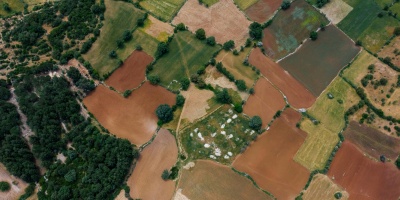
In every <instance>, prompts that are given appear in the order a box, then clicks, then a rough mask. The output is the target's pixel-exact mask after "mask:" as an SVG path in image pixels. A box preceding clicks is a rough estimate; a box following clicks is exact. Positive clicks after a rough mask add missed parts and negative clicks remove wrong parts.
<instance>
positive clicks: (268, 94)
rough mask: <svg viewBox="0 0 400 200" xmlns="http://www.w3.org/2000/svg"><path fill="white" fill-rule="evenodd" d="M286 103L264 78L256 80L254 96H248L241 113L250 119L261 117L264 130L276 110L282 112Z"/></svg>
mask: <svg viewBox="0 0 400 200" xmlns="http://www.w3.org/2000/svg"><path fill="white" fill-rule="evenodd" d="M285 105H286V103H285V100H284V99H283V96H282V94H281V93H280V92H279V91H278V90H277V89H275V88H274V86H273V85H272V84H271V83H270V82H269V81H268V80H267V79H265V78H260V79H258V81H257V83H256V85H255V87H254V94H252V95H250V97H249V99H248V100H247V102H246V104H245V105H244V107H243V112H244V113H246V115H249V116H250V117H253V116H255V115H258V116H260V117H261V119H262V122H263V125H262V127H263V128H265V127H266V126H267V125H268V123H269V122H270V121H271V120H272V118H273V117H274V115H275V113H276V112H277V111H278V110H282V109H283V108H284V107H285Z"/></svg>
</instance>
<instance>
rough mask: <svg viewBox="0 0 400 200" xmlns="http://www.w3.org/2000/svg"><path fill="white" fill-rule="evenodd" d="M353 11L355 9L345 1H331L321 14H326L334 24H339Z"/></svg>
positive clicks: (322, 9)
mask: <svg viewBox="0 0 400 200" xmlns="http://www.w3.org/2000/svg"><path fill="white" fill-rule="evenodd" d="M351 10H353V8H352V7H351V6H349V5H348V4H347V3H345V2H344V1H343V0H331V1H330V2H329V3H327V4H326V5H325V6H324V7H322V8H321V12H322V13H324V14H325V15H326V17H327V18H328V19H329V21H331V22H332V23H333V24H338V23H339V22H340V21H342V19H344V18H345V17H346V16H347V15H348V14H349V13H350V12H351Z"/></svg>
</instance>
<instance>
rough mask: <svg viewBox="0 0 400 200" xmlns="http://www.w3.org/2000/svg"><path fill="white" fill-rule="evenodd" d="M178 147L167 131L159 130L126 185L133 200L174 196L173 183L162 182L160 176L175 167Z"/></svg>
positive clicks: (158, 199) (160, 198) (167, 199)
mask: <svg viewBox="0 0 400 200" xmlns="http://www.w3.org/2000/svg"><path fill="white" fill-rule="evenodd" d="M177 158H178V147H177V145H176V142H175V138H174V136H173V135H171V133H170V132H169V131H168V130H165V129H161V130H160V131H159V132H158V135H157V137H156V138H155V139H154V141H153V142H152V143H151V144H150V145H149V146H147V147H146V148H145V149H144V150H143V151H142V152H141V153H140V157H139V160H138V162H137V164H136V167H135V169H134V171H133V174H132V176H131V177H129V179H128V182H127V185H128V186H129V187H130V188H131V191H130V195H131V197H132V198H134V199H139V198H140V199H157V200H163V199H165V200H170V199H171V198H172V196H173V195H174V191H175V183H174V182H173V181H171V180H168V181H164V180H163V179H162V178H161V174H162V172H163V171H164V170H165V169H170V168H171V167H172V166H174V165H175V163H176V161H177Z"/></svg>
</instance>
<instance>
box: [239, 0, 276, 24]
mask: <svg viewBox="0 0 400 200" xmlns="http://www.w3.org/2000/svg"><path fill="white" fill-rule="evenodd" d="M282 2H283V0H259V1H257V2H256V3H255V4H253V5H251V6H250V7H248V8H247V9H246V10H245V13H246V15H247V16H248V17H249V18H250V19H251V20H252V21H256V22H258V23H264V22H266V21H267V20H268V19H270V18H271V17H272V16H273V14H274V13H275V11H277V10H278V8H279V7H280V6H281V4H282Z"/></svg>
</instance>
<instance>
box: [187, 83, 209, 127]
mask: <svg viewBox="0 0 400 200" xmlns="http://www.w3.org/2000/svg"><path fill="white" fill-rule="evenodd" d="M181 93H182V95H183V96H184V97H185V98H186V101H185V109H184V111H183V112H182V116H181V117H182V119H187V120H189V121H190V122H193V121H194V120H196V119H199V118H200V117H202V116H204V115H206V114H207V110H208V109H210V106H209V105H208V102H207V101H208V100H209V99H211V98H212V97H213V96H214V93H213V92H211V91H210V90H200V89H197V88H196V86H194V85H191V87H190V88H189V90H188V91H182V92H181Z"/></svg>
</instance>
